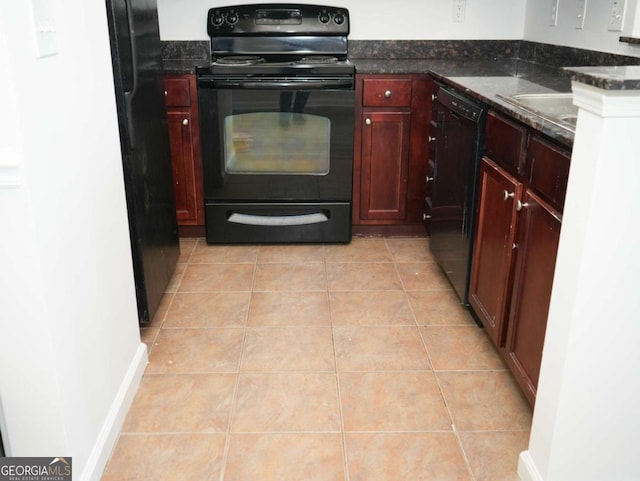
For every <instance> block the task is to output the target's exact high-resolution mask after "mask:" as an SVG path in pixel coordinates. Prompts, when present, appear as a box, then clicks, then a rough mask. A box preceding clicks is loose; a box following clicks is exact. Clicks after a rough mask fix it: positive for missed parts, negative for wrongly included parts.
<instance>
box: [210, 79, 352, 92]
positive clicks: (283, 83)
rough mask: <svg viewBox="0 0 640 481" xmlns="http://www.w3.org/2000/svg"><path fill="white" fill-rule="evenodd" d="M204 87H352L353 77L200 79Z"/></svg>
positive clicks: (257, 88)
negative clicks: (322, 78) (247, 79)
mask: <svg viewBox="0 0 640 481" xmlns="http://www.w3.org/2000/svg"><path fill="white" fill-rule="evenodd" d="M199 84H200V86H202V87H209V88H239V89H247V90H259V89H263V90H265V89H274V90H312V89H313V90H316V89H352V88H353V79H352V78H348V79H325V80H320V79H317V80H315V79H314V80H292V79H287V80H257V81H256V80H250V81H246V80H233V79H228V80H222V79H216V80H211V79H200V80H199Z"/></svg>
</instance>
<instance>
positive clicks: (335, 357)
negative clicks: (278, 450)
mask: <svg viewBox="0 0 640 481" xmlns="http://www.w3.org/2000/svg"><path fill="white" fill-rule="evenodd" d="M322 254H323V255H322V258H323V263H324V275H325V279H326V281H327V302H328V304H329V326H330V327H331V349H332V351H333V368H334V370H335V371H334V373H335V380H336V394H337V395H338V399H337V401H338V413H339V415H340V440H341V445H342V469H343V471H344V479H345V481H350V476H349V459H348V455H347V439H346V435H345V430H344V411H343V409H342V391H341V390H340V375H339V374H338V353H337V351H336V338H335V331H334V328H335V325H334V322H333V309H332V308H331V306H332V303H331V289H330V288H329V272H328V269H327V264H328V262H327V256H326V249H325V247H324V245H323V248H322Z"/></svg>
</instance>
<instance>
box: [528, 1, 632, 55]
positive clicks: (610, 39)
mask: <svg viewBox="0 0 640 481" xmlns="http://www.w3.org/2000/svg"><path fill="white" fill-rule="evenodd" d="M626 3H627V12H626V15H625V24H624V27H623V32H610V31H609V30H607V22H608V18H609V8H610V5H611V2H610V0H587V13H586V15H585V23H584V28H583V29H577V28H576V15H577V13H576V12H577V1H576V0H560V5H559V10H558V25H557V26H555V27H552V26H550V24H549V23H550V22H549V17H550V13H551V2H550V0H542V1H538V0H528V1H527V9H526V22H525V28H524V39H525V40H530V41H532V42H542V43H549V44H555V45H563V46H567V47H576V48H584V49H587V50H596V51H599V52H610V53H618V54H622V55H630V56H633V57H640V46H638V45H636V46H630V45H629V44H626V43H621V42H619V41H618V39H619V38H620V36H621V35H632V33H633V28H634V23H635V17H636V7H637V3H638V1H637V0H627V2H626ZM638 14H640V12H638ZM639 21H640V20H639ZM638 27H640V25H638ZM636 35H640V33H636Z"/></svg>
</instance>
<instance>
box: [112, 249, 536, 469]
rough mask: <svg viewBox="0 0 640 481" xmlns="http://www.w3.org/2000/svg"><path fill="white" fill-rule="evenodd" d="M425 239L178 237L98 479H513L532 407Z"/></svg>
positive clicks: (525, 437) (526, 439)
mask: <svg viewBox="0 0 640 481" xmlns="http://www.w3.org/2000/svg"><path fill="white" fill-rule="evenodd" d="M428 242H429V241H428V239H416V238H412V239H409V238H406V239H402V238H386V239H370V238H367V239H364V238H356V239H354V240H353V242H352V243H351V244H349V245H282V246H266V245H265V246H255V245H253V246H208V245H206V243H205V242H204V240H202V239H197V240H196V239H183V240H181V257H180V261H179V264H178V268H177V269H176V274H175V276H174V278H173V280H172V282H171V284H170V286H169V287H168V289H167V293H166V295H165V297H164V298H163V301H162V305H161V308H160V310H159V312H158V314H157V316H156V318H155V319H154V321H153V322H152V324H151V326H150V327H146V328H143V329H141V335H142V340H143V341H144V342H145V343H147V345H148V347H149V350H150V355H149V359H150V361H149V365H148V367H147V369H146V372H145V374H144V377H143V379H142V383H141V386H140V389H139V391H138V393H137V395H136V398H135V400H134V403H133V406H132V408H131V410H130V412H129V415H128V417H127V419H126V421H125V424H124V426H123V428H122V432H121V435H120V438H119V441H118V443H117V446H116V448H115V450H114V453H113V455H112V458H111V460H110V462H109V464H108V466H107V470H106V472H105V474H104V476H103V478H102V480H103V481H127V480H132V481H133V480H135V481H143V480H144V481H147V480H153V481H161V480H181V481H188V480H194V481H195V480H197V481H203V480H204V481H208V480H211V481H222V480H224V481H257V480H260V481H276V480H277V481H325V480H326V481H383V480H384V481H405V480H406V481H423V480H424V481H426V480H429V481H507V480H508V481H513V480H515V479H517V476H516V474H515V470H516V465H517V458H518V454H519V452H520V451H522V450H523V449H526V446H527V443H528V437H529V428H530V425H531V409H530V407H529V405H528V404H527V402H526V401H525V399H524V397H523V396H522V394H521V393H520V391H519V389H518V387H517V386H516V384H515V382H514V380H513V378H512V376H511V374H510V373H509V371H508V370H507V369H506V368H505V365H504V364H503V363H502V361H501V360H500V358H499V356H498V355H497V353H496V351H495V350H494V349H493V347H492V345H491V344H490V342H489V340H488V338H487V337H486V335H485V333H484V332H483V331H482V329H480V328H478V327H477V326H476V325H475V323H474V322H473V320H472V318H471V317H470V315H469V313H468V312H467V311H466V310H465V309H463V308H462V307H460V305H459V304H458V302H457V298H456V297H455V295H454V292H453V291H452V290H451V288H450V286H449V284H448V283H447V281H446V279H445V278H444V276H443V275H442V274H441V272H440V271H439V268H438V266H437V265H436V264H435V263H434V260H433V258H432V257H431V254H430V251H429V247H428Z"/></svg>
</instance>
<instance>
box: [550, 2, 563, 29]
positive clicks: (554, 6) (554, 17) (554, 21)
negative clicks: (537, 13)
mask: <svg viewBox="0 0 640 481" xmlns="http://www.w3.org/2000/svg"><path fill="white" fill-rule="evenodd" d="M559 4H560V0H551V16H550V17H549V25H551V26H552V27H555V26H556V25H558V7H559V6H560V5H559Z"/></svg>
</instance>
